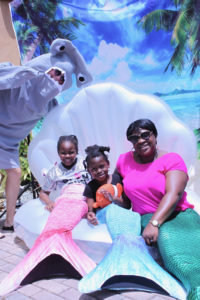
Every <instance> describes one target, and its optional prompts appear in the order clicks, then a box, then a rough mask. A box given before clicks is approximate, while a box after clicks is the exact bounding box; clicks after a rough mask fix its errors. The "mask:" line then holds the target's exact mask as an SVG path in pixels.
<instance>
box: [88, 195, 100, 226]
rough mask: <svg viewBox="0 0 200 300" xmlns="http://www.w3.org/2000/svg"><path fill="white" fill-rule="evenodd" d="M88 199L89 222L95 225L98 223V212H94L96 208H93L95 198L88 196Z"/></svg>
mask: <svg viewBox="0 0 200 300" xmlns="http://www.w3.org/2000/svg"><path fill="white" fill-rule="evenodd" d="M86 201H87V205H88V213H87V220H88V222H89V223H91V224H93V225H98V221H97V218H96V213H95V212H94V208H93V204H94V199H92V198H86Z"/></svg>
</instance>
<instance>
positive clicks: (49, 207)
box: [45, 201, 55, 212]
mask: <svg viewBox="0 0 200 300" xmlns="http://www.w3.org/2000/svg"><path fill="white" fill-rule="evenodd" d="M54 207H55V203H54V202H53V201H49V203H47V204H46V206H45V209H47V210H48V211H50V212H51V211H52V210H53V209H54Z"/></svg>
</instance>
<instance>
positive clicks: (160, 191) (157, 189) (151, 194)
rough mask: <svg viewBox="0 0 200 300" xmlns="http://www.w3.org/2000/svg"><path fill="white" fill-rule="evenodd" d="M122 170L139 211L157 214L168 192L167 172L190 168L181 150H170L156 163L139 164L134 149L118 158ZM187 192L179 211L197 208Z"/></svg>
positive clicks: (129, 193) (179, 203)
mask: <svg viewBox="0 0 200 300" xmlns="http://www.w3.org/2000/svg"><path fill="white" fill-rule="evenodd" d="M117 169H118V172H119V173H120V174H121V176H122V177H123V185H124V191H125V194H126V195H127V197H128V198H129V199H130V200H131V202H132V210H133V211H135V212H138V213H139V214H141V215H143V214H147V213H154V212H155V211H156V210H157V208H158V205H159V203H160V201H161V199H162V198H163V196H164V194H165V181H166V177H165V174H166V173H167V172H168V171H172V170H179V171H183V172H185V173H186V174H187V167H186V165H185V163H184V161H183V159H182V158H181V157H180V155H178V154H177V153H167V154H165V155H163V156H161V157H160V158H158V159H156V160H155V161H153V162H150V163H147V164H139V163H137V162H135V160H134V158H133V152H132V151H130V152H127V153H124V154H121V155H120V156H119V159H118V161H117ZM186 196H187V193H186V192H184V193H183V196H182V198H181V199H180V200H179V202H178V204H177V206H176V208H175V210H179V211H180V210H181V211H183V210H186V209H187V208H194V206H193V205H192V204H190V203H189V202H188V201H187V198H186Z"/></svg>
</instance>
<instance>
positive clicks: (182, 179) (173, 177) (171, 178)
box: [142, 170, 188, 245]
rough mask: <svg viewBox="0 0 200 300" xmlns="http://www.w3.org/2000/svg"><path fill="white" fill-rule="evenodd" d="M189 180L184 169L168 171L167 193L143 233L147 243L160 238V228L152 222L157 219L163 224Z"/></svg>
mask: <svg viewBox="0 0 200 300" xmlns="http://www.w3.org/2000/svg"><path fill="white" fill-rule="evenodd" d="M187 180H188V177H187V174H186V173H184V172H183V171H179V170H173V171H169V172H167V173H166V185H165V195H164V196H163V198H162V199H161V201H160V204H159V206H158V208H157V210H156V212H155V213H154V214H153V216H152V218H151V220H150V222H149V223H148V224H147V226H146V228H145V229H144V231H143V234H142V236H143V238H144V239H145V241H146V243H147V245H150V244H151V243H152V242H156V241H157V239H158V233H159V228H158V227H156V226H153V225H152V223H151V222H152V221H153V220H157V221H158V223H159V224H160V225H162V224H163V223H164V222H165V221H166V220H167V218H168V217H169V216H170V215H171V214H172V212H173V211H174V209H175V207H176V205H177V203H178V201H179V200H180V199H181V198H182V195H183V192H184V189H185V187H186V184H187Z"/></svg>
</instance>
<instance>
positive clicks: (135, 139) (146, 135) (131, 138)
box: [127, 131, 152, 144]
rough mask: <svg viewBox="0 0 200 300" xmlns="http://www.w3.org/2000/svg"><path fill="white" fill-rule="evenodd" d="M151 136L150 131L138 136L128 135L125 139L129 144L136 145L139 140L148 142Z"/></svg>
mask: <svg viewBox="0 0 200 300" xmlns="http://www.w3.org/2000/svg"><path fill="white" fill-rule="evenodd" d="M151 134H152V131H145V132H142V133H141V134H140V135H137V134H133V135H129V136H128V137H127V139H128V141H130V142H131V143H133V144H136V143H137V142H138V141H139V139H143V140H145V141H148V140H149V139H150V136H151Z"/></svg>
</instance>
